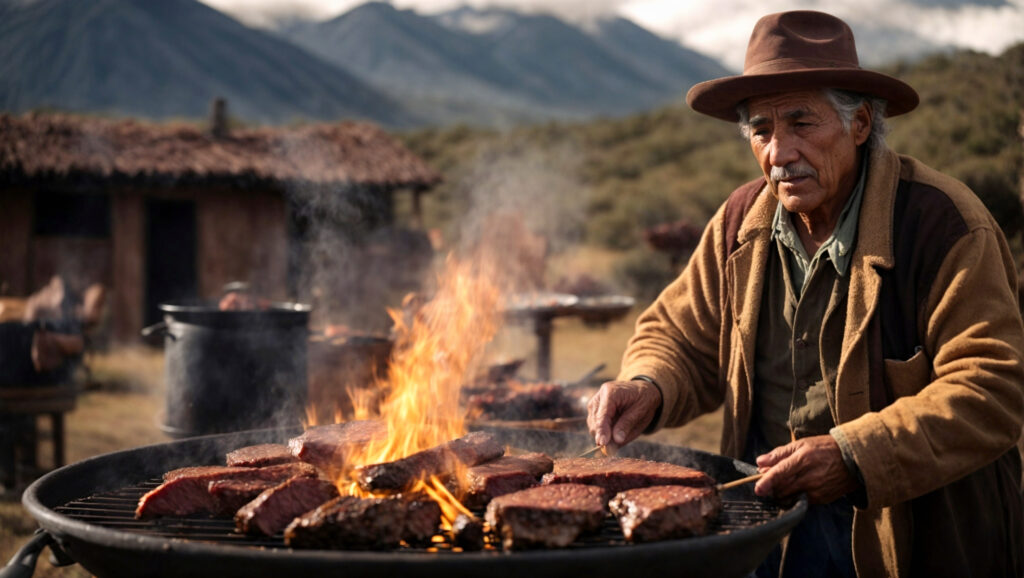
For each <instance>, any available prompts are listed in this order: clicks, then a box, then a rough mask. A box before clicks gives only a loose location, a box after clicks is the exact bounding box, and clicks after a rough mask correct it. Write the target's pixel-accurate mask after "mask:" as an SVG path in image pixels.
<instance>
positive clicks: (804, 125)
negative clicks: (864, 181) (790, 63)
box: [748, 90, 871, 226]
mask: <svg viewBox="0 0 1024 578" xmlns="http://www.w3.org/2000/svg"><path fill="white" fill-rule="evenodd" d="M748 110H749V112H750V116H749V118H750V148H751V149H752V150H753V152H754V156H755V157H756V158H757V162H758V163H759V164H760V165H761V170H762V171H764V176H765V178H766V179H768V182H769V183H770V184H771V188H772V190H773V191H774V192H775V194H776V196H777V197H778V199H779V202H781V203H782V206H783V207H785V208H786V210H788V211H790V212H791V213H799V214H800V215H802V216H803V217H804V218H805V219H809V220H811V221H818V222H821V223H825V224H830V225H832V226H834V225H835V221H837V220H838V218H839V213H840V212H841V211H842V208H843V205H844V204H845V202H846V199H847V198H848V196H849V194H850V192H851V191H852V190H853V187H854V185H855V184H856V179H857V168H858V167H857V147H858V146H859V145H860V144H862V143H863V142H864V141H865V140H867V137H868V135H869V134H870V132H871V131H870V126H871V125H870V114H869V113H868V112H867V107H864V106H862V107H861V109H860V110H859V111H858V112H857V113H856V114H855V115H854V119H853V122H852V123H851V128H850V130H849V131H846V130H844V129H843V124H842V121H841V120H840V118H839V114H838V113H837V112H836V110H835V108H834V107H833V106H832V104H831V102H830V101H829V100H828V98H827V97H826V96H825V95H824V94H823V93H822V92H821V91H819V90H807V91H798V92H787V93H779V94H773V95H768V96H761V97H756V98H752V99H750V101H749V102H748Z"/></svg>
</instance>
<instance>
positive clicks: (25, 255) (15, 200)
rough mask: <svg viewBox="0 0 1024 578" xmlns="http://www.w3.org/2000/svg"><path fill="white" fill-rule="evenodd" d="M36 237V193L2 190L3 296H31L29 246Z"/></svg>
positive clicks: (0, 267)
mask: <svg viewBox="0 0 1024 578" xmlns="http://www.w3.org/2000/svg"><path fill="white" fill-rule="evenodd" d="M31 235H32V193H31V192H29V191H26V190H18V189H2V190H0V295H13V296H17V297H22V296H25V295H27V294H28V293H30V292H31V287H30V279H29V246H30V239H31Z"/></svg>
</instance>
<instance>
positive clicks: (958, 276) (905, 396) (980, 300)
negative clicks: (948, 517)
mask: <svg viewBox="0 0 1024 578" xmlns="http://www.w3.org/2000/svg"><path fill="white" fill-rule="evenodd" d="M975 223H976V224H975V226H974V227H973V228H972V229H971V230H970V231H969V232H968V233H967V234H966V235H964V236H963V237H962V238H961V239H959V240H958V241H957V242H956V243H955V244H954V245H953V247H952V250H951V251H950V252H949V253H948V255H947V256H946V257H945V259H944V260H943V261H942V264H941V266H940V268H939V271H938V275H937V277H936V280H935V283H934V285H933V286H932V287H931V290H930V293H929V295H928V297H927V299H926V304H925V307H924V310H923V311H922V313H921V314H920V315H919V329H918V332H919V334H920V335H922V336H923V337H922V341H923V342H922V343H921V344H920V351H919V352H918V353H917V354H916V355H914V357H913V358H911V359H910V360H908V361H907V362H893V361H892V360H887V361H886V364H887V367H886V372H887V376H888V381H889V383H890V385H891V388H892V390H893V394H894V396H895V397H896V400H895V401H894V402H893V403H892V404H891V405H889V406H888V407H886V408H884V409H882V410H881V411H878V412H872V413H867V414H864V415H862V416H861V417H859V418H857V419H855V420H852V421H850V422H848V423H845V424H842V425H841V426H839V427H840V428H841V430H842V432H843V434H845V436H846V439H847V441H848V442H849V444H850V447H851V449H852V451H853V454H854V459H855V460H856V462H857V465H858V466H859V467H860V470H861V473H862V474H863V476H864V483H865V488H866V490H867V502H868V503H867V505H868V507H885V506H891V505H894V504H896V503H899V502H902V501H905V500H908V499H912V498H915V497H918V496H920V495H923V494H925V493H928V492H930V491H932V490H935V489H937V488H939V487H942V486H945V485H947V484H949V483H951V482H954V481H956V480H958V479H960V478H961V477H963V476H965V475H967V474H969V473H971V472H973V471H975V470H977V469H978V468H981V467H983V466H985V465H986V464H988V463H990V462H992V461H993V460H995V459H996V458H998V457H999V456H1000V455H1002V454H1003V453H1005V452H1006V451H1008V450H1009V449H1010V448H1012V447H1013V446H1014V444H1015V443H1016V442H1017V439H1018V438H1019V436H1020V433H1021V425H1022V422H1024V360H1022V358H1021V354H1022V351H1024V327H1022V323H1021V316H1020V311H1019V305H1018V301H1017V295H1016V285H1017V283H1016V272H1015V266H1014V263H1013V259H1012V257H1011V255H1010V252H1009V248H1008V247H1007V245H1006V242H1005V240H1004V239H1003V237H1002V235H1001V234H1000V233H999V232H998V229H997V225H995V222H994V221H993V220H992V219H991V217H988V219H987V221H985V222H983V223H982V224H980V225H979V224H977V223H978V222H977V221H975Z"/></svg>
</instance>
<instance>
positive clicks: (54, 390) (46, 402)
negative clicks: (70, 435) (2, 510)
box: [0, 383, 78, 486]
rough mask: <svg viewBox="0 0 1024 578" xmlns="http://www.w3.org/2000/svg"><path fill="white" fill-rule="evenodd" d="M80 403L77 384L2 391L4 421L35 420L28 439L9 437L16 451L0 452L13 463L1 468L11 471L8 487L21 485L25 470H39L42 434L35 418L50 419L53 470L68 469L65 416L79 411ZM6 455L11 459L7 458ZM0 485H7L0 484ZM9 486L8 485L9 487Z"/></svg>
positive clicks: (0, 416) (0, 413)
mask: <svg viewBox="0 0 1024 578" xmlns="http://www.w3.org/2000/svg"><path fill="white" fill-rule="evenodd" d="M77 399H78V389H77V387H76V386H75V385H74V384H73V383H68V384H62V385H50V386H37V387H2V388H0V421H6V422H10V421H12V420H11V417H10V416H27V417H31V418H32V419H33V423H32V427H31V428H30V429H31V431H30V432H28V436H27V438H25V439H16V436H14V435H8V436H7V438H8V443H9V444H11V445H12V446H13V447H8V448H0V452H2V453H0V459H6V460H8V461H11V463H8V464H0V470H3V469H5V468H8V471H6V472H5V475H6V477H7V478H8V480H6V483H7V484H13V485H15V486H17V485H19V484H20V482H21V481H22V480H21V479H20V476H19V475H18V474H19V473H21V472H20V469H21V466H23V465H24V464H29V465H31V466H32V467H33V468H39V463H38V456H37V453H38V452H37V449H38V437H39V436H38V433H37V431H36V427H35V422H34V418H35V417H36V416H38V415H41V414H42V415H47V416H49V417H50V427H51V433H52V435H51V438H52V442H53V467H54V468H59V467H61V466H63V465H64V460H65V457H66V454H65V446H64V443H65V434H64V414H65V413H67V412H69V411H71V410H73V409H75V404H76V403H77ZM4 454H6V455H8V456H9V457H7V458H4V457H3V455H4ZM0 482H5V481H4V480H0ZM5 485H6V484H5Z"/></svg>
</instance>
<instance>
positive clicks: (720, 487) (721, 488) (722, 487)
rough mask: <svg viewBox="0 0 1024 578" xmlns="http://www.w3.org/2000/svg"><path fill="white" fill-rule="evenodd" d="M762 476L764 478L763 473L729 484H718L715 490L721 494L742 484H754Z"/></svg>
mask: <svg viewBox="0 0 1024 578" xmlns="http://www.w3.org/2000/svg"><path fill="white" fill-rule="evenodd" d="M762 476H764V474H763V473H760V474H754V475H752V476H747V477H745V478H740V479H738V480H733V481H731V482H726V483H724V484H718V485H717V486H715V487H716V489H717V490H718V491H719V492H722V491H725V490H728V489H730V488H735V487H736V486H742V485H743V484H749V483H750V482H756V481H757V480H760V479H761V477H762Z"/></svg>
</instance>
